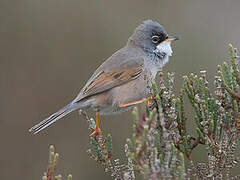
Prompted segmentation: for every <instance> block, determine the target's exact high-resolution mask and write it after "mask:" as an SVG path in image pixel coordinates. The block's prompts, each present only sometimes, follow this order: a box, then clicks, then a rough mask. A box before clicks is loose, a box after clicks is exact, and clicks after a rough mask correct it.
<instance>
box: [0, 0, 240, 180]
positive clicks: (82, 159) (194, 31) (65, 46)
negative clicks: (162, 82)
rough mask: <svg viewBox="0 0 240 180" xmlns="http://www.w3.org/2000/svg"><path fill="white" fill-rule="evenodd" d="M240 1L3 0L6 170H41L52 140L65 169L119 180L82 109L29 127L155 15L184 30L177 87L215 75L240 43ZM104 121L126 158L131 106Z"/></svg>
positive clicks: (22, 175)
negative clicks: (96, 152)
mask: <svg viewBox="0 0 240 180" xmlns="http://www.w3.org/2000/svg"><path fill="white" fill-rule="evenodd" d="M239 7H240V1H239V0H228V1H226V0H211V1H209V0H201V1H193V0H184V1H183V0H179V1H169V0H168V1H167V0H131V1H128V0H121V1H110V0H106V1H95V0H92V1H89V0H21V1H18V0H15V1H14V0H13V1H9V0H1V1H0V92H1V95H0V142H1V145H0V179H25V180H28V179H29V180H31V179H41V176H42V173H43V171H45V170H46V165H47V158H48V147H49V145H50V144H54V145H55V147H56V151H57V152H58V153H60V164H59V166H58V172H61V173H62V175H63V176H64V177H66V175H67V174H68V173H72V174H73V179H96V178H97V179H111V178H110V176H107V175H106V174H105V173H104V171H103V169H102V168H101V167H99V166H97V165H96V163H95V161H93V160H91V159H90V158H89V157H88V156H87V154H86V150H87V149H88V148H89V143H88V140H89V132H88V129H87V126H88V125H87V122H86V121H85V120H84V119H83V118H82V117H81V116H79V115H78V113H77V112H75V113H72V114H71V115H69V116H67V117H65V118H64V119H62V120H60V121H58V123H56V124H55V125H54V126H51V127H50V128H48V129H47V130H45V131H43V132H42V133H40V134H37V135H32V134H30V133H29V132H28V129H29V128H30V127H31V126H32V125H34V124H36V123H38V122H40V121H41V120H43V119H44V118H45V117H47V116H48V115H50V114H51V113H53V112H55V111H56V110H58V109H59V108H61V107H62V106H64V105H65V104H67V103H69V102H70V101H71V100H72V99H73V98H74V97H75V96H76V95H77V93H78V92H79V91H80V90H81V88H82V87H83V86H84V84H85V83H86V81H87V80H88V78H89V77H90V76H91V74H92V73H93V71H94V70H95V69H96V68H97V66H99V65H100V64H101V63H102V62H103V61H104V60H105V59H106V58H107V57H109V56H110V55H111V54H112V53H114V52H115V51H116V50H118V49H119V48H121V47H122V46H124V45H125V43H126V41H127V39H128V37H129V36H130V35H131V33H132V32H133V30H134V28H135V27H136V26H138V25H139V24H140V23H141V22H142V21H143V20H146V19H152V20H155V21H158V22H159V23H161V24H162V25H163V26H164V27H165V29H166V30H167V31H168V33H169V34H171V35H178V36H181V40H180V41H177V42H176V43H174V45H173V50H174V56H173V57H171V59H170V62H169V64H168V65H167V66H165V68H164V72H168V71H170V72H175V80H176V81H175V82H176V83H175V84H176V89H179V88H180V87H181V84H182V82H183V80H182V76H183V75H185V74H190V72H194V73H198V72H199V71H200V70H203V69H205V70H207V72H208V78H209V81H210V84H213V78H214V74H215V72H216V66H217V64H221V63H222V62H223V61H224V60H227V58H228V52H227V47H228V43H230V42H231V43H233V45H234V46H235V47H240V35H239V32H240V24H239V19H240V12H239ZM90 114H91V116H94V113H92V112H91V113H90ZM189 116H190V115H189ZM100 125H101V126H100V127H101V129H102V130H103V132H104V133H111V134H112V137H113V148H114V153H115V154H114V157H115V158H116V157H119V156H122V157H123V156H124V144H125V139H126V138H127V137H129V136H130V135H131V129H132V121H131V115H130V112H126V113H123V114H121V115H117V116H106V117H102V118H101V121H100ZM189 128H190V129H191V122H189ZM204 152H205V151H204V150H201V148H200V149H199V148H198V150H195V151H194V153H193V159H195V160H196V161H197V162H199V161H202V155H203V153H204Z"/></svg>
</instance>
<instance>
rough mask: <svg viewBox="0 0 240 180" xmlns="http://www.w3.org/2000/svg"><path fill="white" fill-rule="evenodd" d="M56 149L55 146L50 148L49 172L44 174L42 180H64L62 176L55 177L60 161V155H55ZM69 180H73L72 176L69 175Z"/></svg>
mask: <svg viewBox="0 0 240 180" xmlns="http://www.w3.org/2000/svg"><path fill="white" fill-rule="evenodd" d="M54 151H55V148H54V146H53V145H51V146H50V147H49V159H48V167H47V171H46V172H44V175H43V177H42V180H62V175H61V174H59V175H55V172H56V166H57V165H58V161H59V154H58V153H55V152H54ZM67 180H72V175H71V174H69V175H68V177H67Z"/></svg>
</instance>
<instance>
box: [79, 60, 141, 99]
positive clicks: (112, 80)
mask: <svg viewBox="0 0 240 180" xmlns="http://www.w3.org/2000/svg"><path fill="white" fill-rule="evenodd" d="M133 62H134V61H133ZM140 62H141V61H140ZM142 71H143V63H130V65H129V64H128V65H127V64H125V63H124V64H122V65H121V67H118V68H113V69H112V70H111V71H110V70H108V72H105V71H104V70H103V71H100V72H99V73H97V74H95V76H94V77H92V78H90V80H89V81H88V82H87V84H86V86H85V87H84V88H83V90H82V91H81V93H80V94H79V96H78V97H77V98H76V99H75V101H76V102H77V101H80V100H82V99H83V98H86V97H89V96H92V95H94V94H98V93H101V92H103V91H106V90H109V89H111V88H113V87H116V86H119V85H121V84H124V83H126V82H129V81H131V80H133V79H135V78H137V77H138V76H139V75H140V74H141V72H142Z"/></svg>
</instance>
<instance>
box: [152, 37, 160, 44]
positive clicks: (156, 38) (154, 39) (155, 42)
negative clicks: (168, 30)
mask: <svg viewBox="0 0 240 180" xmlns="http://www.w3.org/2000/svg"><path fill="white" fill-rule="evenodd" d="M152 42H153V43H154V44H157V43H158V42H159V36H153V37H152Z"/></svg>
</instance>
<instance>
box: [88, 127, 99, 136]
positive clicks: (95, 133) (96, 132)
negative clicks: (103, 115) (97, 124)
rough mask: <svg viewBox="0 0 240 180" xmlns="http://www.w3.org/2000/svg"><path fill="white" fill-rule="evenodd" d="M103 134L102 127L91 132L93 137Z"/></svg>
mask: <svg viewBox="0 0 240 180" xmlns="http://www.w3.org/2000/svg"><path fill="white" fill-rule="evenodd" d="M101 135H102V131H101V129H100V128H95V129H94V131H93V132H92V133H91V134H90V136H91V137H94V136H101Z"/></svg>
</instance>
